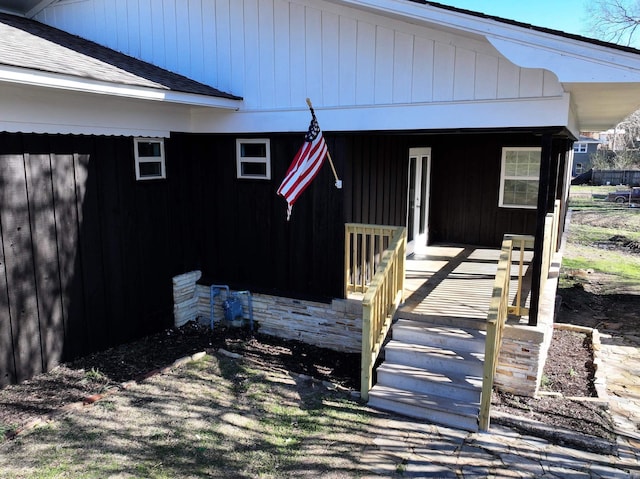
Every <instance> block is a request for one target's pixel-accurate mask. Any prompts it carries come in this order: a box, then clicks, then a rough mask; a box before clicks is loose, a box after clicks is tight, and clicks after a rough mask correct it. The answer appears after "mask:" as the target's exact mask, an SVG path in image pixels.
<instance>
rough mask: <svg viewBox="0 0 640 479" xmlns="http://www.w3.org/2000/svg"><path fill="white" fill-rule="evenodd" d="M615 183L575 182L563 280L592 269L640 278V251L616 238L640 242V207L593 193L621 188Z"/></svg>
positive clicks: (621, 277) (626, 278) (632, 280)
mask: <svg viewBox="0 0 640 479" xmlns="http://www.w3.org/2000/svg"><path fill="white" fill-rule="evenodd" d="M619 188H620V187H615V186H597V187H596V186H572V187H571V190H570V206H571V209H572V214H571V225H570V227H569V236H568V238H567V244H568V245H569V246H568V247H567V249H566V250H565V254H564V258H563V270H564V271H565V277H564V278H563V281H564V282H565V283H566V282H567V281H569V282H571V280H572V278H571V276H572V271H574V270H585V271H587V270H591V271H597V272H601V273H607V274H612V275H615V276H617V277H618V278H619V280H620V281H621V282H623V283H624V282H627V283H635V282H640V254H638V253H639V252H640V251H638V250H636V251H634V250H633V249H630V248H627V247H625V246H624V245H622V244H621V242H620V241H615V240H616V239H620V238H624V239H625V240H626V241H629V242H635V243H638V242H640V208H629V207H628V206H619V205H616V204H614V203H609V202H606V201H603V200H601V199H594V198H593V196H592V195H594V194H596V195H602V194H606V192H608V191H612V190H615V189H619Z"/></svg>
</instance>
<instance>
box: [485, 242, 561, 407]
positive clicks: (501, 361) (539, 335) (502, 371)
mask: <svg viewBox="0 0 640 479" xmlns="http://www.w3.org/2000/svg"><path fill="white" fill-rule="evenodd" d="M560 260H561V256H560V255H559V254H557V255H556V257H555V258H554V261H553V264H552V266H551V268H550V270H549V278H548V279H547V281H546V284H545V286H544V290H543V291H542V297H541V299H540V304H539V310H538V325H537V326H528V325H526V324H509V323H508V324H506V325H505V329H504V335H503V338H502V347H501V348H500V355H499V357H498V366H497V368H496V376H495V378H494V384H495V386H496V387H497V388H498V389H500V390H501V391H505V392H510V393H513V394H517V395H520V396H531V397H533V396H535V395H536V394H537V393H538V389H539V388H540V382H541V380H542V371H543V369H544V363H545V362H546V360H547V354H548V352H549V346H550V345H551V337H552V336H553V323H554V319H555V309H556V291H557V288H558V277H559V274H560Z"/></svg>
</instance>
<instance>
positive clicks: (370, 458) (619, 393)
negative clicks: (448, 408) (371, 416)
mask: <svg viewBox="0 0 640 479" xmlns="http://www.w3.org/2000/svg"><path fill="white" fill-rule="evenodd" d="M601 345H602V351H601V355H600V356H601V361H602V363H601V365H600V367H601V368H603V370H604V376H605V377H606V378H607V385H606V390H607V394H608V400H609V407H610V412H611V414H612V416H613V419H614V422H615V424H616V428H617V431H616V432H617V434H618V440H617V446H616V447H614V450H613V451H612V453H611V454H596V453H592V452H586V451H584V450H581V449H580V448H575V447H569V446H561V445H557V444H552V443H550V442H549V441H546V440H544V439H540V438H538V437H534V436H530V435H526V434H521V433H519V432H517V431H515V430H513V429H510V428H507V427H503V426H498V425H492V426H491V430H490V432H489V433H468V432H464V431H458V430H455V429H449V428H445V427H441V426H437V425H434V424H427V423H424V422H420V421H416V420H412V419H408V418H399V417H389V416H381V417H380V418H379V419H377V420H376V425H375V427H376V428H377V429H376V430H377V431H378V434H377V437H376V439H375V440H374V444H375V447H374V448H373V449H372V450H370V451H368V453H367V454H366V455H365V456H364V458H363V461H364V462H365V463H366V465H367V469H369V470H370V471H371V472H372V475H370V476H366V477H371V478H373V477H380V476H383V477H405V478H423V477H424V478H427V477H433V478H458V479H469V478H514V477H517V478H545V479H556V478H557V479H567V478H570V479H572V478H593V479H596V478H597V479H600V478H603V479H604V478H606V479H616V478H625V479H626V478H640V339H639V338H631V339H623V338H619V337H612V336H607V335H602V334H601Z"/></svg>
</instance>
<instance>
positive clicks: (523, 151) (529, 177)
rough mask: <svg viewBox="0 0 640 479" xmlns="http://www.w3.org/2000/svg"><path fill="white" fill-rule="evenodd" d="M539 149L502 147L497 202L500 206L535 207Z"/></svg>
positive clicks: (538, 177)
mask: <svg viewBox="0 0 640 479" xmlns="http://www.w3.org/2000/svg"><path fill="white" fill-rule="evenodd" d="M541 151H542V150H541V148H539V147H506V148H503V149H502V169H501V175H500V203H499V204H500V206H501V207H504V208H536V206H537V204H538V184H539V182H540V156H541Z"/></svg>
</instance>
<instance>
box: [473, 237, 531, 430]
mask: <svg viewBox="0 0 640 479" xmlns="http://www.w3.org/2000/svg"><path fill="white" fill-rule="evenodd" d="M533 243H534V237H533V236H520V235H505V236H504V239H503V240H502V249H501V251H500V259H499V260H498V271H497V272H496V279H495V282H494V285H493V294H492V296H491V303H490V304H489V314H488V316H487V336H486V340H485V341H486V342H485V351H484V371H483V375H482V396H481V400H480V416H479V427H480V430H482V431H487V430H489V415H490V408H491V392H492V390H493V379H494V377H495V374H496V367H497V365H498V355H499V353H500V345H501V344H502V333H503V330H504V325H505V323H506V322H507V317H508V316H509V314H516V315H518V316H520V315H523V314H526V309H525V308H524V307H523V305H522V298H521V293H522V283H523V278H524V275H525V273H526V271H525V267H524V255H525V251H526V250H527V249H532V248H533ZM514 248H517V250H516V251H517V253H519V258H517V260H518V261H517V263H518V269H517V278H518V286H517V291H516V295H515V301H514V303H515V304H514V305H509V298H510V295H509V287H510V284H511V270H512V262H513V251H514Z"/></svg>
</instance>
